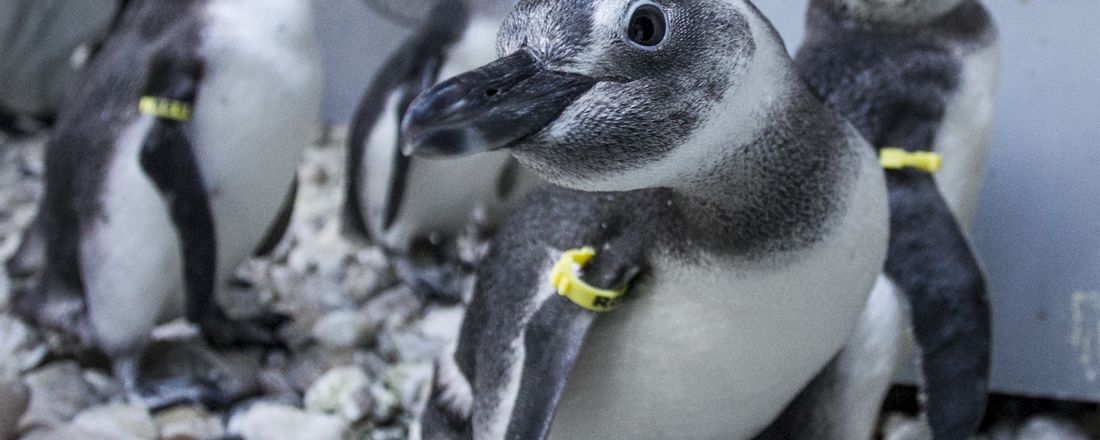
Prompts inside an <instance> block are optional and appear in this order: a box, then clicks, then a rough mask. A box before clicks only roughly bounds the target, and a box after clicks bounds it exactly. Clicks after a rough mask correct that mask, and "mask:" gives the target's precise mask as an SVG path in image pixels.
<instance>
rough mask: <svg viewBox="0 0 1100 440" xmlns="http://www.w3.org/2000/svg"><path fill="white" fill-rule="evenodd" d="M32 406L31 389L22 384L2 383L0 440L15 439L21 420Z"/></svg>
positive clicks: (0, 385)
mask: <svg viewBox="0 0 1100 440" xmlns="http://www.w3.org/2000/svg"><path fill="white" fill-rule="evenodd" d="M28 404H30V389H28V388H27V386H26V385H24V384H23V383H22V382H19V381H12V382H0V440H5V439H9V438H13V437H14V436H15V427H16V426H19V419H20V418H22V417H23V413H24V412H26V411H27V405H28Z"/></svg>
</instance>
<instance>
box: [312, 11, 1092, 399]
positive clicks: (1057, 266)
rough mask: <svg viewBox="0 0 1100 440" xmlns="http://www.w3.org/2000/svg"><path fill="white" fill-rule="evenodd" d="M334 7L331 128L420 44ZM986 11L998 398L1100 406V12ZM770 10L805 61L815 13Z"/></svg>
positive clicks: (983, 216)
mask: <svg viewBox="0 0 1100 440" xmlns="http://www.w3.org/2000/svg"><path fill="white" fill-rule="evenodd" d="M321 3H322V6H320V9H321V12H320V13H319V17H320V23H321V25H320V30H321V34H322V40H323V41H324V42H325V44H326V46H327V49H326V52H327V55H326V56H327V58H326V59H327V61H328V65H327V66H326V67H327V68H328V71H327V72H326V79H328V81H329V83H328V90H329V92H328V93H327V94H326V98H325V99H326V100H325V104H326V108H325V117H326V119H328V120H330V121H342V120H345V119H346V118H347V117H348V115H349V114H350V112H351V109H352V107H354V105H355V103H356V102H357V101H358V99H359V94H360V93H361V92H362V90H363V87H364V86H365V84H366V81H367V79H368V78H369V76H370V73H371V72H372V71H373V64H374V63H377V62H378V61H380V59H381V57H383V56H384V55H385V54H387V53H388V52H389V51H390V50H392V48H393V47H394V45H395V44H397V43H398V40H400V38H403V37H404V36H405V35H407V34H406V33H405V32H403V31H402V30H401V29H400V28H396V27H395V26H392V25H389V24H387V23H384V22H382V20H380V19H377V18H373V19H369V18H368V17H367V13H366V10H365V9H364V8H363V7H362V5H361V4H359V2H358V0H326V1H325V2H321ZM986 4H987V5H988V6H989V7H990V9H991V10H992V12H993V15H994V16H995V18H996V20H997V23H998V25H999V27H1000V28H1001V33H1002V37H1003V40H1004V53H1005V57H1004V73H1003V76H1002V82H1001V87H1000V94H999V96H998V102H997V113H996V121H995V124H994V136H993V145H992V147H991V148H990V153H989V166H988V168H987V175H986V178H985V184H984V185H985V186H984V190H983V193H982V195H981V198H980V200H979V205H978V217H977V220H976V223H975V226H974V229H973V237H974V242H975V245H976V247H977V250H978V252H979V254H980V255H981V257H982V259H983V261H984V263H985V267H986V270H987V272H988V275H989V281H990V288H991V290H992V296H993V306H994V334H995V335H994V345H995V352H994V366H993V368H994V371H993V387H994V389H995V390H997V391H1001V392H1006V393H1014V394H1026V395H1036V396H1050V397H1061V398H1074V399H1086V400H1096V401H1100V377H1098V376H1100V172H1098V169H1100V28H1098V27H1097V24H1098V23H1100V1H1097V0H1059V1H1050V0H1048V1H1007V0H988V1H986ZM757 5H758V6H760V8H761V9H762V10H763V11H764V13H765V14H767V15H768V16H769V17H770V18H771V19H772V21H773V22H775V24H776V26H777V27H778V28H779V30H780V32H781V33H782V34H783V35H784V37H785V38H786V39H787V44H788V48H790V49H792V50H794V49H796V48H797V47H798V44H799V43H800V42H801V39H802V16H803V11H804V10H805V7H806V6H805V5H806V0H800V1H792V0H760V1H758V2H757ZM372 37H373V38H372ZM397 37H400V38H397Z"/></svg>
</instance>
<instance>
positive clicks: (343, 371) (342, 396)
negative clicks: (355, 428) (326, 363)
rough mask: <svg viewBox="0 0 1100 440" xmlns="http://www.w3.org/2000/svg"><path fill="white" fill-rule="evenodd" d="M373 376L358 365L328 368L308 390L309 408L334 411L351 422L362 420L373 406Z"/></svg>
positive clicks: (307, 403)
mask: <svg viewBox="0 0 1100 440" xmlns="http://www.w3.org/2000/svg"><path fill="white" fill-rule="evenodd" d="M369 388H370V378H369V377H367V374H366V373H364V372H363V370H362V369H360V368H358V367H341V368H335V369H332V370H329V371H328V372H327V373H325V374H324V375H323V376H321V377H320V378H319V379H317V382H315V383H314V384H313V386H311V387H310V388H309V390H308V391H306V396H305V406H306V409H308V410H310V411H315V412H324V413H334V414H337V415H339V416H341V417H343V418H344V420H347V421H348V422H357V421H359V420H362V419H363V418H364V417H366V416H367V415H368V414H370V412H371V410H372V409H373V406H374V400H373V398H372V396H371V393H370V392H369Z"/></svg>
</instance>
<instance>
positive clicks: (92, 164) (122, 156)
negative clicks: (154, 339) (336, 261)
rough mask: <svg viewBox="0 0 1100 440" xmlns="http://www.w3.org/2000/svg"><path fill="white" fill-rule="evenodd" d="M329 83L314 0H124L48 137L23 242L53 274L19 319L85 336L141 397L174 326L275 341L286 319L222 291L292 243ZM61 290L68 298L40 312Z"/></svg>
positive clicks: (23, 297) (233, 340) (228, 339)
mask: <svg viewBox="0 0 1100 440" xmlns="http://www.w3.org/2000/svg"><path fill="white" fill-rule="evenodd" d="M320 92H321V88H320V54H319V47H318V44H317V41H316V39H315V36H314V33H313V22H312V12H311V5H310V2H309V1H308V0H269V1H264V2H243V1H237V0H198V1H196V0H169V1H164V0H131V1H129V2H128V3H127V5H126V11H125V12H124V13H123V17H122V19H121V21H120V23H119V28H118V29H117V31H116V32H115V33H114V35H112V36H111V37H110V38H109V40H108V41H107V42H106V43H105V45H104V47H103V49H102V51H101V52H100V54H99V55H98V56H97V58H96V60H95V61H94V63H93V65H92V66H90V70H89V72H88V76H87V78H86V80H85V81H84V82H83V83H82V84H81V86H80V87H79V89H78V90H77V91H76V93H75V94H74V95H73V96H71V97H70V99H69V101H68V103H67V105H66V106H65V108H64V109H63V111H62V113H61V115H60V116H59V119H58V124H57V126H56V130H55V132H54V134H53V136H52V139H51V140H50V141H49V142H48V144H47V147H46V158H45V164H46V165H45V168H46V171H45V191H44V196H43V200H42V203H41V206H40V212H39V216H38V220H37V223H36V226H35V228H34V229H33V230H32V232H31V234H32V235H33V236H32V237H29V238H28V239H27V240H25V242H24V243H25V245H24V246H23V248H24V249H23V250H26V252H27V253H30V254H34V253H41V254H44V269H43V273H42V278H41V282H40V283H38V287H37V288H35V289H28V290H25V291H23V292H22V293H21V294H20V297H19V298H17V305H19V307H18V308H19V309H20V312H21V314H22V315H24V316H26V317H28V318H29V319H31V320H33V321H36V322H42V321H44V320H46V321H52V323H53V324H58V325H59V326H62V327H69V329H70V330H75V331H76V332H78V333H79V334H80V335H81V336H82V338H84V339H85V342H86V343H88V344H89V345H93V346H95V347H97V348H98V349H99V350H100V351H101V352H102V353H104V354H106V355H107V356H108V357H109V359H110V360H111V363H112V368H113V369H114V371H115V373H116V375H117V376H118V377H119V378H120V379H122V380H123V382H124V385H125V386H126V391H127V392H128V394H129V397H131V398H132V399H135V400H140V399H146V398H150V399H151V398H152V396H148V393H147V392H146V391H148V390H149V389H150V387H149V386H150V384H143V383H139V378H138V374H137V373H138V364H139V361H140V358H141V354H142V352H143V349H144V347H145V346H146V345H147V343H148V342H149V339H150V333H151V331H152V330H153V328H154V326H156V325H157V324H158V323H160V322H162V321H164V320H170V319H174V318H178V317H185V318H187V319H188V320H190V321H192V322H193V323H195V324H197V325H198V327H199V329H200V330H201V331H202V334H203V335H204V336H205V338H206V339H207V340H208V341H210V342H211V343H213V344H215V345H219V346H225V345H238V344H263V345H272V344H277V341H276V340H275V338H274V336H273V335H272V333H271V330H272V327H273V326H274V325H276V324H277V321H279V319H277V318H278V317H277V316H267V315H263V316H259V317H256V318H254V319H247V320H242V319H233V318H230V317H229V316H228V315H227V314H226V312H225V311H224V310H222V309H221V308H220V306H219V305H218V303H217V300H216V293H217V292H219V291H223V290H225V289H226V288H228V287H229V286H230V285H231V283H232V282H233V276H232V275H233V274H232V273H233V270H234V268H235V267H236V265H238V264H239V263H240V262H242V261H243V260H244V259H245V258H247V257H249V256H250V254H253V253H256V254H264V253H267V252H269V251H270V250H271V249H272V248H273V247H274V244H275V243H277V242H278V239H279V238H281V237H282V235H283V233H284V231H285V228H286V226H287V223H288V219H289V215H288V214H289V212H290V210H291V208H292V201H293V197H294V192H295V191H294V186H295V185H294V182H295V181H296V177H295V176H296V165H297V162H298V158H299V155H300V153H301V151H302V150H303V149H304V148H305V147H306V146H307V145H308V144H309V142H310V141H311V136H312V133H313V132H314V125H315V123H316V121H317V120H318V115H319V109H320ZM288 188H290V190H289V192H288ZM273 219H274V220H273ZM36 231H37V232H36ZM35 236H37V237H40V238H41V240H40V241H39V242H38V243H37V245H36V244H35V242H36V240H35V239H34V237H35ZM16 260H20V258H16ZM31 260H33V259H31ZM51 298H60V299H64V300H68V304H71V305H73V306H72V307H68V308H67V309H66V313H67V314H66V315H64V316H60V317H58V316H56V315H54V316H43V315H42V313H40V312H41V311H42V310H45V309H46V308H45V307H44V305H45V302H47V300H49V299H51ZM51 318H52V319H51ZM59 320H60V321H62V322H60V323H59V322H57V321H59ZM47 324H49V323H47ZM196 385H197V386H198V385H201V384H196ZM199 391H200V392H202V394H201V395H200V397H198V399H202V400H204V402H205V399H215V400H216V399H217V397H218V396H216V395H213V394H211V393H210V391H211V390H209V389H206V390H205V391H203V389H200V390H199ZM213 391H216V390H213ZM143 402H144V400H143ZM222 403H224V402H222Z"/></svg>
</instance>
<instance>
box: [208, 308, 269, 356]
mask: <svg viewBox="0 0 1100 440" xmlns="http://www.w3.org/2000/svg"><path fill="white" fill-rule="evenodd" d="M289 320H290V318H288V317H287V316H285V315H282V314H278V313H263V314H260V315H259V316H255V317H252V318H247V319H233V318H230V317H229V316H227V315H226V314H224V313H220V312H219V313H217V314H214V316H204V317H203V319H202V320H201V321H200V322H199V327H200V328H201V329H202V333H203V336H205V337H206V340H207V342H209V343H210V345H211V346H213V347H217V348H235V347H245V346H259V347H264V348H272V349H283V348H285V344H284V343H283V341H281V340H280V339H279V338H278V335H277V332H278V329H279V327H281V326H282V325H283V324H285V323H286V322H287V321H289Z"/></svg>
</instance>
